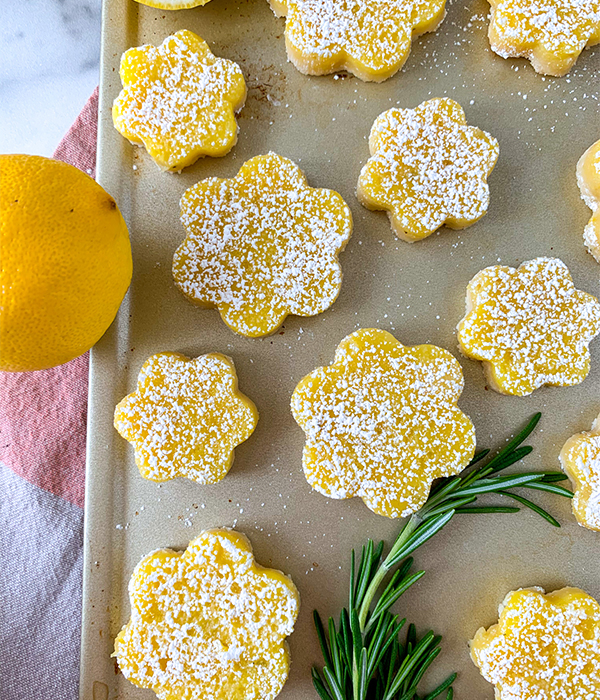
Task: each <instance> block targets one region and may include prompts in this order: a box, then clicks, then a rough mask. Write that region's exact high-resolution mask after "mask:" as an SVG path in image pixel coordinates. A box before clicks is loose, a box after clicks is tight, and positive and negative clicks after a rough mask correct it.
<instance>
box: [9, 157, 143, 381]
mask: <svg viewBox="0 0 600 700" xmlns="http://www.w3.org/2000/svg"><path fill="white" fill-rule="evenodd" d="M130 281H131V246H130V243H129V233H128V231H127V226H126V224H125V221H124V220H123V217H122V216H121V213H120V212H119V210H118V208H117V205H116V203H115V200H114V199H113V198H112V197H111V196H110V195H109V194H108V193H107V192H105V191H104V190H103V189H102V187H100V185H98V184H97V183H96V182H95V181H94V180H93V179H92V178H91V177H89V176H88V175H86V174H85V173H83V172H81V170H78V169H77V168H74V167H73V166H72V165H68V164H67V163H62V162H60V161H57V160H51V159H50V158H43V157H41V156H27V155H0V370H3V371H9V372H19V371H29V370H37V369H46V368H48V367H54V366H56V365H60V364H63V363H64V362H68V361H69V360H72V359H73V358H74V357H77V356H78V355H81V354H82V353H84V352H85V351H86V350H89V348H91V347H92V345H94V343H95V342H96V341H97V340H99V339H100V337H101V336H102V335H103V334H104V332H105V331H106V329H107V328H108V327H109V326H110V324H111V323H112V321H113V319H114V317H115V315H116V313H117V310H118V308H119V305H120V304H121V301H122V299H123V297H124V295H125V292H126V291H127V288H128V286H129V282H130Z"/></svg>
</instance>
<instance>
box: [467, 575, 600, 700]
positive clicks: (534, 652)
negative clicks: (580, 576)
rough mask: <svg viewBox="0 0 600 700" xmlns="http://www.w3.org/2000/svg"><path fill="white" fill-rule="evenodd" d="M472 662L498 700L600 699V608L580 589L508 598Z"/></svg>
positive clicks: (481, 635)
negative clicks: (492, 688)
mask: <svg viewBox="0 0 600 700" xmlns="http://www.w3.org/2000/svg"><path fill="white" fill-rule="evenodd" d="M499 614H500V619H499V621H498V624H496V625H493V626H492V627H490V628H489V629H488V630H485V629H484V628H483V627H482V628H481V629H479V630H478V631H477V634H476V635H475V638H474V639H473V641H472V642H471V658H472V659H473V661H474V662H475V665H476V666H477V667H478V668H479V670H480V672H481V675H482V676H483V677H484V678H485V679H486V680H487V681H489V682H490V683H493V684H494V686H495V698H496V700H595V699H596V698H600V605H598V603H597V602H596V601H595V600H594V599H593V598H592V597H591V596H589V595H588V594H587V593H584V592H583V591H582V590H580V589H579V588H562V589H561V590H559V591H553V592H552V593H548V594H547V595H546V594H544V591H543V589H541V588H525V589H521V590H519V591H512V592H511V593H509V594H508V595H507V596H506V598H505V599H504V602H503V603H502V605H501V606H500V610H499Z"/></svg>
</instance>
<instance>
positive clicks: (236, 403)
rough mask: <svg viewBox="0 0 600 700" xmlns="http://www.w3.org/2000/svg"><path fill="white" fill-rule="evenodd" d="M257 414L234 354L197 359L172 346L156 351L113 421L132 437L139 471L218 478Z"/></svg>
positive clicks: (155, 477) (204, 480) (162, 476)
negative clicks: (243, 387) (240, 385)
mask: <svg viewBox="0 0 600 700" xmlns="http://www.w3.org/2000/svg"><path fill="white" fill-rule="evenodd" d="M257 421H258V411H257V410H256V407H255V405H254V404H253V403H252V401H251V400H250V399H249V398H248V397H247V396H244V394H242V393H241V392H240V391H238V388H237V376H236V373H235V367H234V365H233V362H232V360H231V359H229V358H228V357H225V355H221V354H219V353H211V354H209V355H202V356H201V357H197V358H196V359H195V360H190V359H189V358H187V357H185V356H184V355H179V354H178V353H175V352H161V353H159V354H157V355H153V356H152V357H150V358H149V359H148V360H146V362H145V363H144V365H143V366H142V369H141V371H140V374H139V377H138V385H137V389H136V390H135V391H134V392H133V393H132V394H129V396H126V397H125V398H124V399H123V400H122V401H121V402H120V403H119V404H118V405H117V407H116V409H115V428H116V429H117V430H118V431H119V433H120V434H121V435H122V436H123V437H124V438H125V439H126V440H128V441H129V442H130V443H131V444H132V445H133V447H134V448H135V461H136V464H137V465H138V468H139V470H140V474H141V475H142V476H143V477H144V478H146V479H150V480H151V481H168V480H169V479H174V478H175V477H178V476H185V477H187V478H188V479H193V480H194V481H197V482H198V483H200V484H215V483H217V482H218V481H220V480H221V479H222V478H223V477H224V476H225V475H226V474H227V472H228V471H229V469H230V467H231V465H232V463H233V450H234V448H235V447H237V445H239V444H240V443H242V442H244V440H247V439H248V438H249V437H250V435H251V434H252V432H253V431H254V428H255V427H256V423H257Z"/></svg>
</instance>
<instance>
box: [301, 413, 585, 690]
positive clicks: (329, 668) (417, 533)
mask: <svg viewBox="0 0 600 700" xmlns="http://www.w3.org/2000/svg"><path fill="white" fill-rule="evenodd" d="M540 417H541V413H536V414H535V415H534V416H533V417H532V418H531V420H530V421H529V423H528V424H527V425H526V426H525V428H523V430H522V431H521V432H520V433H519V434H518V435H516V436H515V437H514V438H513V439H512V440H511V441H510V442H508V443H507V444H506V445H505V447H504V448H503V449H502V450H500V452H498V453H497V454H496V455H495V456H494V457H493V458H492V459H490V460H488V461H486V462H485V463H484V464H482V465H481V464H480V463H481V462H482V461H483V460H485V458H486V457H487V456H488V455H489V452H490V451H489V450H483V451H481V452H479V453H477V454H476V455H475V457H474V458H473V460H472V461H471V464H470V465H469V467H468V468H467V469H469V468H472V469H471V470H470V471H465V472H463V474H462V475H461V476H455V477H449V478H446V479H442V480H440V481H439V483H438V484H437V485H436V486H435V488H433V489H432V491H431V493H430V496H429V499H428V500H427V502H426V503H425V505H424V506H423V508H421V510H419V511H418V512H417V513H414V514H413V515H411V516H410V518H408V519H407V520H406V521H405V522H404V525H403V526H402V528H401V530H400V532H399V534H398V536H397V537H396V540H395V542H394V544H393V546H392V548H391V549H390V551H389V552H388V554H387V555H386V556H385V558H383V550H384V543H383V542H380V543H379V544H378V545H377V546H375V543H374V542H373V540H368V541H367V544H366V545H365V546H364V547H363V548H362V554H361V557H360V563H359V564H358V567H357V566H356V556H355V552H354V550H352V555H351V561H350V592H349V596H348V608H343V609H342V611H341V614H340V617H339V622H338V625H337V627H336V624H335V621H334V619H333V618H329V623H328V629H327V632H326V631H325V629H324V627H323V623H322V621H321V618H320V616H319V613H318V612H317V611H316V610H315V611H314V622H315V627H316V630H317V636H318V638H319V644H320V646H321V652H322V654H323V664H324V665H323V670H322V673H321V672H319V670H318V669H317V668H313V670H312V677H313V684H314V687H315V689H316V691H317V693H318V694H319V696H320V697H321V698H322V700H433V699H434V698H437V697H440V696H441V695H443V694H445V695H444V697H445V699H446V700H451V698H452V697H453V690H452V683H453V682H454V680H455V678H456V674H452V675H451V676H449V677H448V678H447V679H446V680H445V681H444V682H443V683H442V684H441V685H439V686H438V687H437V688H436V689H435V690H433V691H432V692H431V693H429V694H428V695H426V696H421V695H419V694H418V685H419V683H420V681H421V679H422V678H423V675H424V674H425V672H426V670H427V669H428V668H429V666H430V665H431V663H432V662H433V661H434V659H435V658H436V656H437V655H438V654H439V653H440V651H441V648H440V642H441V637H439V636H435V635H434V633H433V632H431V631H429V632H427V633H426V634H425V635H424V636H423V637H421V638H420V639H419V638H418V636H417V632H416V629H415V626H414V625H412V624H411V625H409V626H408V628H407V632H406V634H405V636H404V640H403V641H401V632H402V629H403V628H404V626H405V623H406V620H405V619H402V620H399V619H398V615H394V614H393V613H392V612H391V607H392V605H393V604H394V603H395V602H396V601H397V600H398V599H399V598H400V596H401V595H402V594H403V593H404V592H405V591H406V590H408V588H410V587H411V586H412V585H413V584H414V583H416V582H417V581H418V580H419V579H420V578H421V577H422V576H423V575H424V573H425V572H424V571H417V572H415V573H411V569H412V564H413V560H412V557H411V556H410V555H411V554H412V553H413V552H414V551H415V550H416V549H418V548H419V547H420V546H421V545H422V544H424V543H425V542H427V541H428V540H429V539H431V538H432V537H433V536H434V535H435V534H436V533H437V532H439V531H440V530H441V529H442V528H443V527H445V526H446V525H447V524H448V523H449V522H450V520H452V518H453V517H454V516H455V515H456V514H457V513H458V514H461V513H471V514H476V513H516V512H517V511H519V510H520V509H519V507H518V506H505V505H486V506H475V505H473V504H474V503H475V502H476V501H477V499H478V498H479V496H481V495H483V494H488V493H495V494H498V495H500V496H505V497H508V498H510V499H511V500H513V501H515V502H516V503H519V504H520V505H521V506H524V507H526V508H529V509H531V510H532V511H533V512H534V513H537V514H538V515H540V516H541V517H543V518H544V519H545V520H547V521H548V522H549V523H550V524H551V525H554V526H555V527H560V524H559V523H558V521H557V520H556V519H555V518H554V517H553V516H552V515H550V513H548V512H547V511H545V510H544V509H543V508H541V507H540V506H538V505H536V504H535V503H533V502H532V501H530V500H529V499H528V498H525V497H524V496H522V495H520V494H517V493H514V492H513V489H517V488H524V489H531V490H538V491H548V492H550V493H554V494H557V495H559V496H564V497H566V498H572V497H573V494H572V493H571V492H570V491H568V490H567V489H565V488H563V487H562V486H559V485H557V482H559V481H562V480H564V479H566V478H567V477H566V476H565V475H564V474H563V473H562V472H559V471H543V472H525V473H516V474H504V475H501V472H503V471H504V470H505V469H507V468H508V467H509V466H511V465H512V464H515V462H518V461H520V460H521V459H523V457H525V456H527V455H528V454H529V453H530V452H531V451H532V448H531V447H529V446H521V445H522V443H523V442H524V441H525V440H526V439H527V437H528V436H529V435H530V434H531V433H532V432H533V430H534V429H535V427H536V425H537V424H538V422H539V420H540ZM475 465H479V466H477V467H475ZM386 579H387V580H386Z"/></svg>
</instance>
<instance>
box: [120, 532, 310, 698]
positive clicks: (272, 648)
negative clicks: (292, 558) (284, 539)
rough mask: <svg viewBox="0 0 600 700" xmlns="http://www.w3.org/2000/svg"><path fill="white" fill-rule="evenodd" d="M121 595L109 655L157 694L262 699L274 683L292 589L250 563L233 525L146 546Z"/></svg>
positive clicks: (282, 676) (284, 656) (281, 676)
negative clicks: (123, 600)
mask: <svg viewBox="0 0 600 700" xmlns="http://www.w3.org/2000/svg"><path fill="white" fill-rule="evenodd" d="M129 598H130V601H131V619H130V621H129V622H128V623H127V625H125V627H124V628H123V629H122V630H121V632H120V633H119V635H118V637H117V638H116V640H115V654H114V655H115V656H116V657H117V661H118V663H119V667H120V669H121V671H122V672H123V675H124V676H125V677H126V678H128V679H129V680H130V681H131V682H132V683H134V684H135V685H137V686H139V687H142V688H151V689H152V690H153V691H154V692H155V693H156V695H157V696H158V697H159V698H160V700H271V699H272V698H275V697H276V696H277V695H278V693H279V692H280V691H281V689H282V687H283V685H284V683H285V681H286V679H287V675H288V671H289V665H290V658H289V652H288V649H287V644H286V642H285V638H286V637H287V636H289V635H290V634H291V633H292V631H293V628H294V622H295V621H296V617H297V616H298V608H299V596H298V591H297V590H296V587H295V586H294V584H293V583H292V581H291V579H289V578H288V577H287V576H285V575H284V574H282V573H281V572H280V571H276V570H275V569H265V568H263V567H262V566H259V565H258V564H256V563H255V561H254V557H253V556H252V548H251V546H250V542H249V541H248V540H247V539H246V537H244V536H243V535H241V534H239V533H237V532H234V531H233V530H206V531H205V532H203V533H202V534H201V535H200V536H199V537H197V538H196V539H195V540H193V541H192V542H190V544H189V546H188V548H187V549H186V551H185V552H183V553H181V552H174V551H172V550H170V549H159V550H158V551H156V552H153V553H152V554H149V555H148V556H147V557H145V558H144V559H142V561H141V562H140V563H139V564H138V565H137V567H136V568H135V570H134V572H133V576H132V577H131V581H130V582H129Z"/></svg>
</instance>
